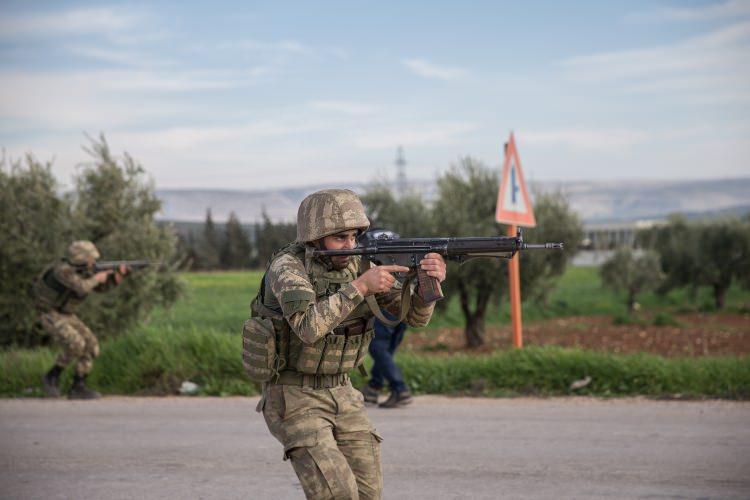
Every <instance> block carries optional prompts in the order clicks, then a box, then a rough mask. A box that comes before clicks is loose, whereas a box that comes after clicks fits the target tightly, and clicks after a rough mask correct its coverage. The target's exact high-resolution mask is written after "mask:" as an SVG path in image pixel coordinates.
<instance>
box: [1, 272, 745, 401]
mask: <svg viewBox="0 0 750 500" xmlns="http://www.w3.org/2000/svg"><path fill="white" fill-rule="evenodd" d="M261 274H262V273H261V272H258V271H249V272H221V273H187V274H185V275H184V278H185V279H186V281H187V284H188V286H187V289H188V293H187V295H186V296H185V297H184V298H183V299H181V300H180V301H179V302H178V303H177V304H175V305H174V306H173V307H172V308H171V309H168V310H164V309H159V310H157V311H156V312H155V313H154V314H153V315H152V316H151V319H150V320H149V321H148V322H147V323H145V324H143V325H140V326H138V327H137V328H134V329H133V330H132V331H130V332H128V333H127V334H125V335H122V336H120V337H118V338H116V339H111V340H106V341H104V342H103V343H102V349H101V350H102V355H101V357H100V358H99V359H97V361H96V363H95V367H94V371H93V372H92V374H91V383H92V385H93V386H95V387H97V388H98V389H100V390H102V391H103V392H105V393H108V394H174V393H175V392H176V391H177V389H178V387H179V386H180V384H181V383H182V382H183V381H185V380H190V381H192V382H195V383H197V384H198V385H199V386H200V393H201V394H207V395H230V394H239V395H250V394H255V393H256V392H257V387H256V386H254V385H253V384H251V383H249V382H248V380H247V378H246V376H245V374H244V372H243V370H242V363H241V359H240V355H239V353H240V350H241V340H240V335H239V334H240V330H241V327H242V323H243V322H244V320H245V319H246V318H247V317H248V316H249V304H250V301H251V300H252V299H253V297H255V294H256V293H257V287H258V282H259V280H260V278H261ZM640 302H641V304H642V307H643V308H644V309H651V310H654V311H655V312H656V316H655V319H654V322H655V323H658V324H664V325H670V324H675V322H676V321H677V320H676V319H675V318H674V314H676V313H679V312H681V311H685V310H700V309H701V308H704V307H705V304H707V303H709V304H710V294H709V293H708V291H707V290H705V291H701V292H700V293H699V294H698V297H697V299H695V300H693V299H691V298H690V297H688V295H687V293H686V292H684V291H676V292H673V293H671V294H669V295H667V296H665V297H659V296H658V295H655V294H644V296H643V297H642V298H641V300H640ZM749 302H750V293H748V292H745V291H741V290H739V289H737V288H733V289H732V290H731V291H730V292H729V295H728V297H727V304H728V307H729V308H730V310H731V309H732V308H734V309H738V310H741V308H742V307H747V303H749ZM549 303H550V307H548V308H543V307H540V306H538V305H536V304H529V303H527V304H524V317H525V319H526V321H534V320H539V319H544V318H548V317H552V316H576V315H582V316H589V315H613V316H617V317H622V318H624V319H623V321H625V322H626V321H628V320H627V317H626V316H623V312H624V310H625V305H624V301H623V300H622V297H620V296H618V295H617V294H615V293H613V292H611V291H608V290H604V289H602V288H601V285H600V282H599V278H598V273H597V270H596V269H595V268H571V269H569V270H568V272H566V274H565V275H564V276H563V277H562V279H561V280H560V282H559V283H558V285H557V286H556V288H555V289H554V290H553V291H552V293H551V295H550V300H549ZM499 310H500V308H499V307H498V306H497V304H495V307H494V310H491V311H490V313H489V314H488V318H487V319H488V323H490V324H492V323H499V322H507V321H508V319H507V312H506V311H504V310H503V311H502V313H500V312H499ZM461 325H463V317H462V316H461V314H460V310H459V307H458V304H457V301H455V300H453V301H451V302H450V303H448V307H447V309H446V310H445V311H444V312H442V313H440V314H438V315H436V317H435V318H433V321H432V322H431V323H430V327H431V328H433V327H441V326H461ZM434 350H435V352H434V353H425V354H413V353H403V354H400V355H399V363H400V364H401V366H402V369H403V371H404V375H405V376H406V378H407V380H410V381H411V383H412V384H413V388H414V390H415V391H417V392H424V393H448V394H462V393H477V394H485V395H513V394H541V395H559V394H569V393H571V391H570V390H569V386H570V383H571V382H573V381H574V380H579V379H581V378H584V377H585V376H590V377H592V382H591V384H589V385H588V386H587V387H585V388H584V389H581V390H579V391H577V392H576V394H578V393H580V394H591V395H599V396H615V395H633V394H645V395H649V396H661V395H665V394H683V395H688V396H701V397H722V398H738V399H748V398H750V359H749V358H700V359H664V358H661V357H658V356H647V355H637V356H613V355H608V354H602V353H594V352H586V351H579V350H574V349H557V348H526V349H524V350H522V351H499V352H496V353H493V354H490V355H482V356H476V355H467V354H461V355H452V356H446V353H447V351H449V348H448V347H447V346H445V349H443V348H441V346H436V347H435V349H434ZM53 361H54V351H53V350H51V349H47V348H42V349H36V350H24V349H11V350H7V351H3V352H0V395H3V396H23V395H29V396H34V395H40V379H41V375H42V374H43V373H44V372H45V371H46V370H47V369H49V367H50V366H51V365H52V363H53ZM70 371H71V370H67V372H66V376H65V377H66V378H64V380H63V384H64V385H65V386H67V384H69V383H70ZM355 377H358V375H356V376H355Z"/></svg>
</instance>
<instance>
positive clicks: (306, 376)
mask: <svg viewBox="0 0 750 500" xmlns="http://www.w3.org/2000/svg"><path fill="white" fill-rule="evenodd" d="M369 225H370V221H369V220H368V219H367V216H366V215H365V212H364V208H363V206H362V203H361V202H360V200H359V198H358V197H357V195H356V194H355V193H353V192H352V191H349V190H345V189H327V190H323V191H318V192H316V193H313V194H311V195H310V196H308V197H307V198H305V199H304V200H303V201H302V204H301V205H300V207H299V212H298V214H297V241H296V242H294V243H291V244H289V245H287V246H286V247H284V248H282V249H281V250H280V251H279V252H277V253H276V254H275V255H274V257H273V258H272V259H271V263H270V264H269V267H268V269H267V270H266V274H265V275H264V277H263V280H262V282H261V286H260V291H259V293H258V296H257V297H256V299H255V300H254V301H253V304H252V311H253V313H252V317H251V319H250V320H248V321H247V322H246V323H245V328H244V332H243V345H244V349H243V364H244V366H245V369H246V370H247V372H248V374H249V375H250V376H251V378H253V379H254V380H258V381H262V382H263V395H262V398H261V401H260V403H259V404H258V410H259V411H262V412H263V416H264V417H265V420H266V424H267V425H268V429H269V430H270V431H271V434H273V436H274V437H275V438H276V439H278V440H279V442H280V443H281V444H282V446H283V448H284V458H285V459H289V460H290V461H291V463H292V466H293V467H294V471H295V472H296V473H297V477H298V478H299V481H300V483H301V485H302V488H303V490H304V491H305V494H306V496H307V498H313V499H328V498H336V499H343V498H347V499H350V498H359V499H377V498H380V494H381V490H382V484H383V480H382V475H381V468H380V441H381V438H380V436H379V435H378V434H377V433H376V431H375V429H374V428H373V426H372V424H371V423H370V419H369V418H368V417H367V413H366V411H365V407H364V399H363V396H362V393H361V392H359V391H358V390H356V389H354V388H353V387H352V383H351V381H350V380H349V375H348V373H349V372H350V371H351V370H353V369H355V368H358V367H361V365H362V363H363V361H364V359H365V357H366V355H367V348H368V345H369V344H370V341H371V340H372V337H373V316H374V311H373V309H371V307H374V306H371V305H370V304H374V301H373V300H369V302H368V301H366V300H365V298H366V297H368V296H373V297H374V298H375V301H377V305H378V306H380V307H381V308H383V309H385V310H388V311H390V312H391V313H392V314H394V315H398V314H400V313H401V311H400V306H401V304H402V303H405V302H404V298H405V297H406V295H405V294H408V293H411V301H410V303H411V305H410V306H408V312H406V313H405V314H404V316H405V321H406V322H407V323H408V324H409V325H412V326H424V325H426V324H427V322H428V321H429V320H430V317H431V316H432V312H433V309H434V302H433V303H429V304H427V303H425V302H424V301H423V300H422V299H421V298H420V297H419V296H418V294H417V293H412V292H411V290H409V289H408V288H407V289H404V290H403V291H402V290H399V289H398V287H399V285H398V284H397V281H396V279H395V277H394V276H393V274H392V273H395V272H407V271H408V270H409V269H408V268H406V267H402V266H395V265H394V266H378V267H372V268H370V269H367V268H366V267H365V266H363V265H362V262H361V258H360V257H355V256H341V257H314V256H313V255H312V253H311V252H310V250H312V249H327V250H338V249H347V248H354V247H355V246H356V241H357V236H358V235H359V234H360V233H361V232H362V231H365V230H366V229H367V228H368V226H369ZM420 265H421V268H422V269H423V270H425V271H426V272H427V274H428V275H429V276H432V277H434V278H436V279H438V280H439V281H443V280H444V279H445V262H444V261H443V258H442V257H441V256H440V255H438V254H436V253H430V254H427V255H426V256H425V258H424V259H423V260H422V261H421V264H420ZM402 293H403V294H404V295H403V296H402ZM379 312H380V311H378V313H379Z"/></svg>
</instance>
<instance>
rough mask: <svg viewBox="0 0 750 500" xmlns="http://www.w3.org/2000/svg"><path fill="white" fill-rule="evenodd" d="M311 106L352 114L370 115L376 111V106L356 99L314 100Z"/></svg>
mask: <svg viewBox="0 0 750 500" xmlns="http://www.w3.org/2000/svg"><path fill="white" fill-rule="evenodd" d="M309 106H310V108H312V109H316V110H321V111H333V112H336V113H342V114H345V115H352V116H361V115H369V114H372V113H373V112H374V111H375V108H374V107H373V106H371V105H369V104H364V103H359V102H354V101H312V102H310V103H309Z"/></svg>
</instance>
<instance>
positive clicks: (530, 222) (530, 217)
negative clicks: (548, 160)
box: [495, 133, 536, 227]
mask: <svg viewBox="0 0 750 500" xmlns="http://www.w3.org/2000/svg"><path fill="white" fill-rule="evenodd" d="M495 220H496V221H497V222H500V223H501V224H513V225H516V226H525V227H534V226H536V219H535V218H534V208H533V207H532V206H531V200H530V199H529V192H528V191H527V190H526V182H525V181H524V179H523V171H522V170H521V160H519V158H518V151H517V150H516V141H515V139H513V134H512V133H511V134H510V140H508V146H507V149H506V151H505V163H504V164H503V176H502V179H501V180H500V190H499V191H498V193H497V208H496V209H495Z"/></svg>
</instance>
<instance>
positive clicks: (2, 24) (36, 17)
mask: <svg viewBox="0 0 750 500" xmlns="http://www.w3.org/2000/svg"><path fill="white" fill-rule="evenodd" d="M141 22H142V14H140V13H138V12H134V11H133V9H132V8H128V9H127V10H126V9H122V8H119V7H91V8H76V9H71V10H66V11H58V12H48V13H44V14H38V13H34V14H29V13H26V14H17V15H5V16H3V17H2V18H0V38H4V39H7V38H11V39H18V38H50V37H54V36H59V35H71V34H72V35H87V34H99V35H107V34H110V33H118V32H122V31H125V30H127V29H129V28H132V27H134V26H137V25H138V24H139V23H141Z"/></svg>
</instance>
